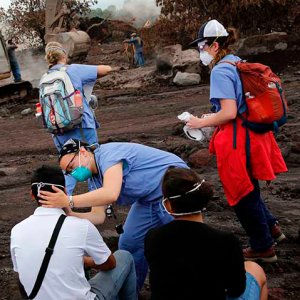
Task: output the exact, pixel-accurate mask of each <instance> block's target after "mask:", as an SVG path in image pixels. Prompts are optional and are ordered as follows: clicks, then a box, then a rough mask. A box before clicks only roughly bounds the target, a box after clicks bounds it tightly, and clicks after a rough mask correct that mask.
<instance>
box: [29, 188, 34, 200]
mask: <svg viewBox="0 0 300 300" xmlns="http://www.w3.org/2000/svg"><path fill="white" fill-rule="evenodd" d="M29 194H30V197H31V199H32V200H33V201H36V199H35V198H34V196H33V193H32V190H30V192H29Z"/></svg>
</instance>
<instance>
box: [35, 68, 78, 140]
mask: <svg viewBox="0 0 300 300" xmlns="http://www.w3.org/2000/svg"><path fill="white" fill-rule="evenodd" d="M66 70H67V67H66V66H64V67H62V68H60V69H58V70H55V71H48V72H47V73H46V74H44V75H43V77H42V78H41V80H40V85H39V87H40V99H39V101H40V104H41V107H42V117H43V124H44V127H45V128H47V130H48V131H49V132H51V133H52V134H55V135H63V134H64V133H65V132H67V131H70V130H72V129H74V128H75V127H77V126H78V125H80V124H81V122H82V118H83V104H82V105H81V106H76V105H75V93H76V92H77V91H76V90H75V89H74V86H73V84H72V82H71V79H70V77H69V75H68V74H67V72H66Z"/></svg>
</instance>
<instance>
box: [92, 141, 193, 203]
mask: <svg viewBox="0 0 300 300" xmlns="http://www.w3.org/2000/svg"><path fill="white" fill-rule="evenodd" d="M94 154H95V160H96V164H97V167H98V171H99V172H100V174H99V175H97V176H93V177H92V178H91V179H90V180H89V188H90V190H95V189H98V188H101V187H102V177H103V175H104V174H105V172H106V170H107V169H108V168H110V167H112V166H114V165H116V164H118V163H120V162H123V184H122V189H121V193H120V196H119V198H118V200H117V203H118V204H119V205H130V204H133V203H134V202H135V201H137V200H139V201H140V202H152V201H154V200H158V199H161V197H162V186H161V183H162V178H163V176H164V174H165V172H166V170H167V169H168V168H169V167H170V166H175V167H181V168H188V166H187V165H186V163H185V162H184V161H183V160H182V159H181V158H179V157H178V156H176V155H174V154H172V153H169V152H166V151H162V150H158V149H155V148H151V147H147V146H144V145H140V144H135V143H108V144H103V145H100V147H99V148H98V149H97V150H95V151H94Z"/></svg>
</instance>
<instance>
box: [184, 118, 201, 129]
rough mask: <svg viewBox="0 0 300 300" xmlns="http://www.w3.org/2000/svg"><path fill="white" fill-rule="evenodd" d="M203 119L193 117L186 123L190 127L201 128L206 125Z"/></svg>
mask: <svg viewBox="0 0 300 300" xmlns="http://www.w3.org/2000/svg"><path fill="white" fill-rule="evenodd" d="M203 121H204V119H199V118H196V117H191V118H190V119H189V121H188V122H187V123H186V125H187V126H188V127H189V128H190V129H200V128H202V127H204V124H203Z"/></svg>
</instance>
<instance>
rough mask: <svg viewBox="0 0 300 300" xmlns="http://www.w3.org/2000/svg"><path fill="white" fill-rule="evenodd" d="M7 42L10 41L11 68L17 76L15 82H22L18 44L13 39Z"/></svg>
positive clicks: (8, 48) (8, 47) (8, 50)
mask: <svg viewBox="0 0 300 300" xmlns="http://www.w3.org/2000/svg"><path fill="white" fill-rule="evenodd" d="M7 43H8V46H7V52H8V56H9V61H10V65H11V70H12V73H13V75H14V78H15V82H21V81H22V78H21V72H20V67H19V63H18V60H17V57H16V53H15V50H16V49H18V46H17V45H16V44H15V43H13V42H12V40H8V42H7Z"/></svg>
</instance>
